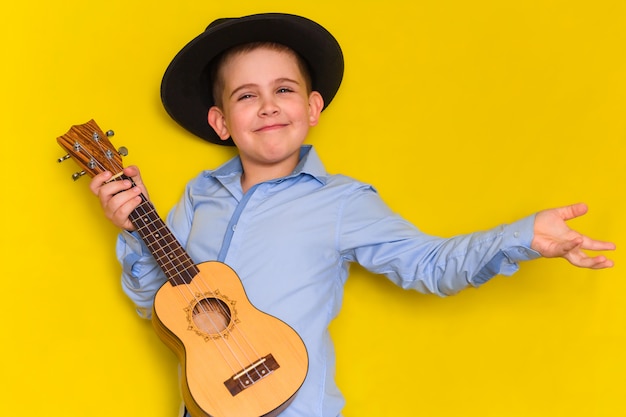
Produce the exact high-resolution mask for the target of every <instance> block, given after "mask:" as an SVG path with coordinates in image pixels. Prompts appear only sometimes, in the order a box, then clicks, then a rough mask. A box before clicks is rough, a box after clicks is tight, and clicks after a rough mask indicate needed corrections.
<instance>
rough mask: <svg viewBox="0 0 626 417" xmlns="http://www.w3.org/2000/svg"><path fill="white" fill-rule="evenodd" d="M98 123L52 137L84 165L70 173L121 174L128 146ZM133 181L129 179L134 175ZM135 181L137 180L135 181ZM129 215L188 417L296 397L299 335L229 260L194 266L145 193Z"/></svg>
mask: <svg viewBox="0 0 626 417" xmlns="http://www.w3.org/2000/svg"><path fill="white" fill-rule="evenodd" d="M112 135H113V132H112V131H108V132H107V133H106V134H104V133H103V132H102V130H101V129H100V128H99V127H98V125H97V124H96V122H95V121H93V120H90V121H89V122H87V123H85V124H82V125H76V126H72V127H71V129H70V130H69V131H68V132H67V133H66V134H64V135H63V136H59V137H58V138H57V142H58V143H59V145H60V146H61V147H62V148H63V149H65V151H66V152H67V153H68V154H67V155H65V156H64V157H63V158H60V159H59V162H62V161H64V160H66V159H69V158H72V159H74V161H75V162H76V163H78V165H79V166H80V167H81V168H82V171H80V172H78V173H76V174H74V175H73V178H74V179H75V180H76V179H78V178H80V177H82V176H83V175H85V174H87V175H88V176H91V177H93V176H94V175H96V174H98V173H101V172H104V171H107V170H108V171H110V172H112V173H113V174H114V176H113V178H112V179H111V181H119V180H122V179H128V180H130V178H128V177H127V176H125V175H124V174H123V173H122V169H123V166H122V158H121V156H123V155H126V154H127V151H126V150H125V148H120V150H119V151H116V150H115V149H114V148H113V146H112V145H111V142H110V141H109V139H108V137H109V136H112ZM131 181H132V180H131ZM133 186H134V184H133ZM130 220H131V221H132V223H133V225H134V226H135V227H136V229H137V232H138V233H139V235H140V236H141V238H142V239H143V241H144V242H145V244H146V246H147V247H148V249H149V250H150V252H151V254H152V256H153V257H154V259H155V260H156V262H157V263H158V264H159V266H160V267H161V269H162V270H163V272H164V273H165V276H166V278H167V281H166V282H165V284H163V286H162V287H161V288H160V289H159V290H158V292H157V293H156V296H155V298H154V306H153V312H152V324H153V327H154V329H155V331H156V333H157V335H158V336H159V338H160V339H161V340H162V341H163V342H164V343H165V344H166V345H167V346H168V347H169V348H170V349H171V350H172V351H173V352H174V353H175V354H176V355H177V357H178V359H179V360H180V362H181V367H182V378H181V388H182V396H183V400H184V402H185V406H186V407H187V410H188V411H189V412H190V413H191V415H192V416H193V417H209V416H213V417H260V416H276V415H278V414H279V413H280V412H281V411H283V410H284V409H285V408H286V407H287V406H288V405H289V403H290V402H291V401H292V400H293V399H294V397H295V395H296V393H297V391H298V390H299V389H300V386H301V385H302V383H303V382H304V378H305V377H306V374H307V370H308V357H307V352H306V348H305V346H304V343H303V342H302V340H301V339H300V336H299V335H298V334H297V333H296V332H295V331H294V330H293V329H292V328H291V327H289V326H288V325H287V324H286V323H284V322H282V321H281V320H279V319H277V318H276V317H273V316H270V315H268V314H266V313H263V312H261V311H260V310H258V309H256V308H255V307H254V306H253V305H252V304H251V303H250V301H249V300H248V298H247V296H246V293H245V290H244V288H243V285H242V284H241V281H240V279H239V277H238V276H237V274H236V273H235V272H234V271H233V270H232V269H231V268H230V267H228V266H227V265H225V264H223V263H221V262H217V261H209V262H204V263H200V264H195V263H194V262H193V261H192V260H191V258H190V257H189V255H188V254H187V253H186V252H185V250H184V249H183V247H182V246H181V244H180V243H179V242H178V241H177V240H176V238H175V237H174V235H173V234H172V233H171V232H170V230H169V229H168V228H167V226H166V225H165V222H164V221H162V220H161V218H160V217H159V215H158V214H157V213H156V211H155V209H154V206H153V205H152V203H150V201H148V200H147V199H146V198H145V196H143V195H142V202H141V203H140V205H139V206H138V207H137V208H136V209H135V210H134V211H133V212H132V213H131V215H130Z"/></svg>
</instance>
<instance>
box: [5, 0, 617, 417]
mask: <svg viewBox="0 0 626 417" xmlns="http://www.w3.org/2000/svg"><path fill="white" fill-rule="evenodd" d="M262 3H263V6H259V2H252V1H250V2H248V1H231V2H228V1H224V2H212V1H186V0H181V1H162V0H153V1H119V0H109V1H101V2H85V1H78V0H68V1H64V2H29V1H21V2H18V1H12V2H5V3H3V4H4V5H3V6H2V16H3V17H2V21H3V22H2V25H1V27H0V37H1V39H2V58H1V59H2V61H1V62H2V65H1V69H0V71H1V75H2V77H1V80H2V112H0V114H1V116H0V117H2V123H1V128H2V136H3V138H2V152H0V156H1V158H2V163H1V165H0V166H1V167H2V168H1V169H2V184H3V185H2V204H1V205H0V206H1V209H2V215H1V216H0V219H1V220H0V221H2V230H3V232H4V236H3V238H2V248H1V250H2V259H3V274H2V286H1V289H0V317H1V320H2V347H1V349H2V351H1V356H0V357H1V363H0V366H1V372H2V387H1V389H0V416H7V417H8V416H37V415H63V416H67V417H70V416H92V417H95V416H102V417H110V416H151V417H172V416H175V415H176V413H177V410H178V405H179V397H178V386H177V384H178V383H177V376H176V373H177V364H176V360H175V358H174V355H173V354H171V353H170V351H169V350H168V349H167V348H166V347H165V346H164V345H162V344H161V343H160V341H158V339H157V338H156V336H155V335H154V334H153V331H152V329H151V326H150V323H149V322H147V321H143V320H140V319H139V318H137V317H136V315H135V314H134V311H133V308H132V306H131V304H130V303H129V302H128V301H127V299H126V298H125V296H124V295H123V294H122V292H121V290H120V286H119V278H118V277H119V267H118V265H117V263H116V261H115V258H114V241H115V236H116V230H115V229H114V227H113V226H111V225H109V224H108V223H107V222H106V221H105V220H104V218H103V216H102V214H101V213H100V212H99V207H98V203H97V200H96V199H95V198H94V197H93V196H91V194H90V193H89V192H88V181H87V179H85V178H83V179H81V180H80V181H78V182H76V183H74V182H72V180H71V179H70V176H71V174H72V173H73V172H74V171H76V165H75V164H74V163H73V162H71V161H67V162H65V163H63V164H57V163H56V159H57V158H58V157H60V156H62V155H63V151H62V150H61V149H60V148H59V147H58V146H57V144H56V140H55V139H56V137H57V136H59V135H61V134H63V133H65V132H66V131H67V130H68V129H69V127H70V126H71V125H73V124H80V123H83V122H86V121H87V120H89V119H90V118H95V119H96V120H97V121H98V123H99V124H100V126H101V127H102V128H103V129H105V130H106V129H114V130H115V131H116V133H117V135H116V136H115V138H114V139H113V141H114V143H115V144H116V145H118V146H119V145H125V146H126V147H128V148H129V149H130V155H129V156H128V157H127V158H126V164H131V163H132V164H138V165H140V166H141V167H142V169H143V173H144V178H145V181H146V182H147V183H148V185H149V189H150V193H151V197H152V199H153V200H154V202H155V205H156V206H157V208H159V211H160V213H161V215H164V214H165V213H166V212H167V210H168V209H169V208H170V207H171V205H173V204H174V203H175V202H176V201H177V199H178V197H179V195H180V193H181V191H182V188H183V186H184V184H185V182H186V181H187V180H188V179H189V178H191V177H192V176H194V175H195V174H196V173H197V172H198V171H199V170H201V169H204V168H211V167H215V166H216V165H217V164H219V163H221V162H222V161H224V160H225V159H227V158H229V157H230V156H232V155H233V153H232V150H231V149H225V148H221V147H217V146H211V145H208V144H205V143H204V142H202V141H201V140H199V139H196V138H194V137H192V136H191V135H189V134H187V133H186V132H185V131H183V130H182V129H181V128H179V127H178V126H177V125H176V124H175V123H174V122H173V121H171V120H170V119H169V118H168V116H167V115H166V113H165V112H164V110H163V108H162V106H161V104H160V99H159V86H160V81H161V76H162V74H163V71H164V70H165V67H166V66H167V64H168V63H169V61H170V60H171V58H172V57H173V56H174V54H175V53H176V52H177V51H178V50H179V49H180V48H181V47H182V46H183V45H184V44H185V43H186V42H187V41H188V40H190V39H191V38H192V37H194V36H196V35H197V34H199V33H200V32H201V31H203V30H204V27H205V26H206V25H207V24H208V23H209V22H210V21H211V20H213V19H214V18H217V17H222V16H240V15H245V14H250V13H256V12H263V11H283V12H290V13H298V14H303V15H305V16H308V17H310V18H312V19H314V20H317V21H319V22H320V23H322V24H323V25H324V26H326V27H327V28H328V29H329V30H330V31H331V32H332V33H333V34H335V36H336V37H337V38H338V40H339V41H340V43H341V44H342V47H343V49H344V53H345V59H346V73H345V79H344V83H343V86H342V88H341V90H340V93H339V95H338V96H337V98H336V99H335V101H334V102H333V103H332V105H331V106H330V107H329V109H328V110H327V111H325V112H324V115H323V117H322V121H321V125H320V126H318V127H317V128H316V129H315V130H314V133H313V135H312V137H311V140H310V142H311V143H314V144H315V145H316V146H317V148H318V151H319V152H320V154H321V155H322V158H323V160H324V161H325V163H326V164H327V168H328V169H329V170H330V171H331V172H341V173H344V174H348V175H351V176H353V177H356V178H359V179H361V180H365V181H370V182H372V183H374V184H375V185H376V187H377V189H378V190H379V191H380V193H381V194H382V196H383V198H384V199H385V200H386V201H387V202H388V203H389V205H390V206H391V207H393V208H394V209H395V210H397V211H399V212H400V213H402V214H403V215H404V216H405V217H407V218H408V219H410V220H411V221H413V222H415V223H416V224H417V225H418V226H419V227H420V228H422V229H423V230H424V231H426V232H429V233H432V234H438V235H444V236H449V235H453V234H456V233H463V232H469V231H473V230H477V229H483V228H488V227H491V226H495V225H497V224H499V223H503V222H510V221H513V220H515V219H518V218H521V217H522V216H525V215H527V214H529V213H532V212H535V211H537V210H540V209H542V208H547V207H552V206H558V205H564V204H569V203H573V202H577V201H584V202H586V203H588V204H589V206H590V213H589V214H588V216H586V217H584V218H581V219H578V220H575V221H573V222H572V225H573V226H574V227H576V228H579V229H580V230H582V231H584V232H586V233H588V234H590V235H593V236H594V237H598V238H602V239H606V240H613V241H615V242H616V243H617V244H618V247H619V245H622V246H623V245H624V243H625V242H624V236H625V232H626V230H625V226H624V221H623V217H624V214H623V213H624V212H625V211H626V203H625V201H624V184H625V180H626V170H625V166H626V164H625V155H624V152H625V150H626V145H625V141H626V123H625V119H626V118H625V110H626V55H625V50H626V28H625V26H624V22H626V3H624V2H623V1H622V0H596V1H593V2H589V1H566V0H561V1H558V0H554V1H546V0H528V1H520V2H517V1H506V0H501V1H495V0H491V1H490V0H475V1H454V0H426V1H409V0H406V1H401V0H387V1H361V2H345V3H341V2H338V1H336V0H334V1H329V0H320V1H315V2H294V1H293V0H289V1H286V0H281V1H279V0H268V1H265V2H262ZM613 257H614V259H615V260H616V261H617V266H616V267H615V268H614V269H612V270H606V271H601V272H597V271H588V270H581V269H576V268H573V267H571V266H570V265H569V264H567V262H566V261H563V260H545V259H542V260H538V261H535V262H531V263H527V264H524V265H522V270H521V271H520V272H519V273H518V274H516V275H515V276H514V277H512V278H503V277H498V278H496V279H494V280H493V281H491V282H490V283H488V284H487V285H485V286H484V287H483V288H481V289H480V290H477V291H476V290H468V291H465V292H463V293H461V294H459V295H458V296H455V297H450V298H446V299H441V298H438V297H435V296H425V295H420V294H417V293H413V292H404V291H402V290H401V289H398V288H396V287H394V286H393V285H391V284H389V283H388V282H387V281H386V280H385V279H384V278H381V277H377V276H373V275H370V274H368V273H365V272H364V271H363V270H361V269H360V268H354V269H353V273H352V276H351V278H350V280H349V282H348V285H347V289H346V297H345V303H344V307H343V311H342V314H341V315H340V317H339V319H338V320H337V321H336V322H335V323H334V325H333V327H332V332H333V335H334V337H335V340H336V343H337V356H338V362H339V365H338V375H337V379H338V382H339V384H340V386H341V388H342V389H343V391H344V393H345V395H346V397H347V400H348V405H347V407H346V409H345V416H346V417H357V416H358V417H362V416H417V415H420V416H429V417H437V416H481V417H487V416H494V417H496V416H497V417H502V416H525V417H526V416H551V417H552V416H568V417H569V416H587V417H588V416H602V417H604V416H625V415H626V404H624V399H623V398H624V381H625V380H626V379H625V375H626V337H625V334H626V326H625V325H626V323H625V322H626V305H625V303H624V291H625V290H626V283H625V281H624V264H625V261H626V259H624V255H623V252H620V251H619V250H618V251H616V252H615V253H614V255H613Z"/></svg>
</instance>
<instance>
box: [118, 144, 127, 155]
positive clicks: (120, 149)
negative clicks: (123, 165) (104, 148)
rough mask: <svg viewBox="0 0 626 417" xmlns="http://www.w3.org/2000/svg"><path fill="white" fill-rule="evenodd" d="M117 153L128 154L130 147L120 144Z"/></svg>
mask: <svg viewBox="0 0 626 417" xmlns="http://www.w3.org/2000/svg"><path fill="white" fill-rule="evenodd" d="M117 153H119V154H120V155H122V156H128V149H127V148H126V146H120V147H119V148H118V149H117Z"/></svg>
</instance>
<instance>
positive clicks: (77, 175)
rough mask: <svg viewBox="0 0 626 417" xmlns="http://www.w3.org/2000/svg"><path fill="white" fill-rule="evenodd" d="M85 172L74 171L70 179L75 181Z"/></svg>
mask: <svg viewBox="0 0 626 417" xmlns="http://www.w3.org/2000/svg"><path fill="white" fill-rule="evenodd" d="M85 174H86V172H85V171H80V172H75V173H74V174H72V179H73V180H74V181H76V180H77V179H79V178H80V177H82V176H83V175H85Z"/></svg>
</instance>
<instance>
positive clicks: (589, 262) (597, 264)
mask: <svg viewBox="0 0 626 417" xmlns="http://www.w3.org/2000/svg"><path fill="white" fill-rule="evenodd" d="M565 259H567V260H568V261H569V262H570V263H571V264H572V265H574V266H578V267H581V268H589V269H603V268H611V267H612V266H613V261H612V260H610V259H607V257H606V256H604V255H598V256H594V257H590V256H587V255H586V254H584V253H581V254H578V255H576V256H574V255H572V256H566V257H565Z"/></svg>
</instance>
